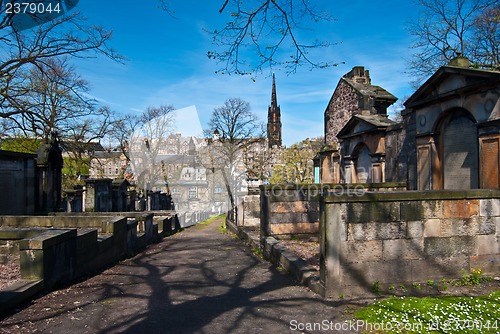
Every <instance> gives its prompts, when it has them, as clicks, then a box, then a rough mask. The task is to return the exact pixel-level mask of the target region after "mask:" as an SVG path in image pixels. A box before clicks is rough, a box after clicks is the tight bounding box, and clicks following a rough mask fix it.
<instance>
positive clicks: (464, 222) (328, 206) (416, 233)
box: [320, 190, 500, 298]
mask: <svg viewBox="0 0 500 334" xmlns="http://www.w3.org/2000/svg"><path fill="white" fill-rule="evenodd" d="M499 199H500V191H498V190H476V191H467V192H466V191H446V192H410V191H409V192H385V193H383V192H367V193H364V194H361V195H360V196H347V195H342V196H340V195H329V196H325V197H324V198H323V199H322V201H321V212H322V214H321V226H320V230H321V231H320V240H321V247H320V248H321V281H322V284H323V287H324V294H325V296H327V297H331V298H339V296H340V295H341V294H343V295H345V296H347V295H351V294H352V295H356V294H360V293H364V292H367V291H368V290H369V288H370V287H371V286H372V285H373V284H374V283H375V282H379V283H380V284H381V285H382V286H383V285H384V284H386V285H387V284H397V283H409V284H411V283H413V282H426V281H427V280H434V281H438V280H439V279H441V278H460V277H462V275H463V272H464V271H465V272H469V271H470V270H472V269H481V270H482V271H483V272H484V273H485V274H490V275H498V274H499V273H500V257H499V255H500V240H499V239H500V201H499Z"/></svg>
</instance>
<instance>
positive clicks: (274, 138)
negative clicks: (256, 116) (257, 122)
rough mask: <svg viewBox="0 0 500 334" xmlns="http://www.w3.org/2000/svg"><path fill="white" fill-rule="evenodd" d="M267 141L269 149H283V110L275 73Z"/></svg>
mask: <svg viewBox="0 0 500 334" xmlns="http://www.w3.org/2000/svg"><path fill="white" fill-rule="evenodd" d="M267 140H268V144H269V147H273V146H278V147H281V145H282V142H281V110H280V106H279V105H278V98H277V96H276V77H275V75H274V73H273V87H272V93H271V105H270V106H269V109H268V113H267Z"/></svg>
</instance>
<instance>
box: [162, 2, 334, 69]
mask: <svg viewBox="0 0 500 334" xmlns="http://www.w3.org/2000/svg"><path fill="white" fill-rule="evenodd" d="M170 1H171V0H170ZM160 2H161V3H162V5H163V7H164V8H165V7H166V8H170V7H169V6H168V4H169V0H160ZM219 13H220V14H221V15H226V17H227V21H226V23H225V25H224V26H223V27H221V28H218V29H213V30H210V31H208V32H209V33H210V34H211V36H212V39H213V44H214V45H215V49H214V50H211V51H208V52H207V55H208V57H209V58H211V59H214V60H216V61H217V63H218V64H219V65H220V67H219V70H218V71H217V72H219V73H227V74H241V75H245V74H251V73H255V72H256V71H261V70H262V69H263V68H264V67H266V66H271V67H274V66H283V67H284V68H285V69H286V70H287V71H288V72H289V73H291V72H295V71H296V70H297V68H298V67H299V66H301V65H309V66H310V67H311V68H324V67H329V66H336V65H337V63H336V62H328V61H323V60H319V59H317V58H315V57H313V56H312V55H311V53H310V51H311V50H314V49H318V48H325V47H328V46H330V45H331V43H330V42H329V41H320V40H317V39H312V40H311V39H309V38H306V37H304V36H305V34H303V33H302V32H304V31H306V32H309V34H308V36H311V35H314V34H312V33H311V32H313V31H314V25H315V24H318V23H321V22H331V21H333V19H332V18H331V16H330V15H329V14H328V13H327V12H326V11H321V10H320V9H318V8H317V7H316V6H315V4H314V3H311V2H310V1H308V0H257V1H240V0H221V6H220V9H219ZM255 57H257V59H258V60H257V61H254V60H253V59H255Z"/></svg>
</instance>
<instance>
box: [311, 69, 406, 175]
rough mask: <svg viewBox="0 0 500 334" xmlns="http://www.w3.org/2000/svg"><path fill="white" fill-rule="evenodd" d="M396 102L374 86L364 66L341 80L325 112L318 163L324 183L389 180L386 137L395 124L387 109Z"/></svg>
mask: <svg viewBox="0 0 500 334" xmlns="http://www.w3.org/2000/svg"><path fill="white" fill-rule="evenodd" d="M396 100H397V98H396V97H395V96H394V95H392V94H391V93H389V92H388V91H387V90H385V89H383V88H382V87H380V86H376V85H373V84H372V83H371V78H370V72H369V71H368V70H365V68H364V67H362V66H356V67H354V68H353V69H352V70H351V71H350V72H349V73H347V74H346V75H344V76H343V77H342V78H341V79H340V81H339V83H338V84H337V87H336V88H335V91H334V93H333V95H332V97H331V99H330V102H329V103H328V106H327V108H326V110H325V146H324V148H323V150H322V152H321V154H320V155H319V159H318V160H317V161H318V163H319V167H320V168H319V172H320V175H321V176H320V180H321V182H322V183H340V182H348V183H352V182H370V181H372V180H379V181H380V182H383V181H384V180H385V179H384V156H385V145H384V144H383V143H384V135H383V134H384V131H385V129H386V128H387V127H388V126H391V125H392V124H393V123H394V122H392V121H391V120H389V119H388V117H387V108H388V107H389V106H390V105H391V104H393V103H394V102H396ZM361 137H362V138H361ZM340 141H342V142H343V143H344V145H343V148H342V150H341V149H340V146H339V142H340ZM372 160H373V161H372ZM372 164H373V165H374V167H375V168H376V175H374V176H372V175H371V165H372ZM316 179H317V178H316Z"/></svg>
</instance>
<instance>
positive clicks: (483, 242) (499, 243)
mask: <svg viewBox="0 0 500 334" xmlns="http://www.w3.org/2000/svg"><path fill="white" fill-rule="evenodd" d="M489 254H497V255H500V237H497V236H495V235H478V236H477V253H476V254H475V255H489Z"/></svg>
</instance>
